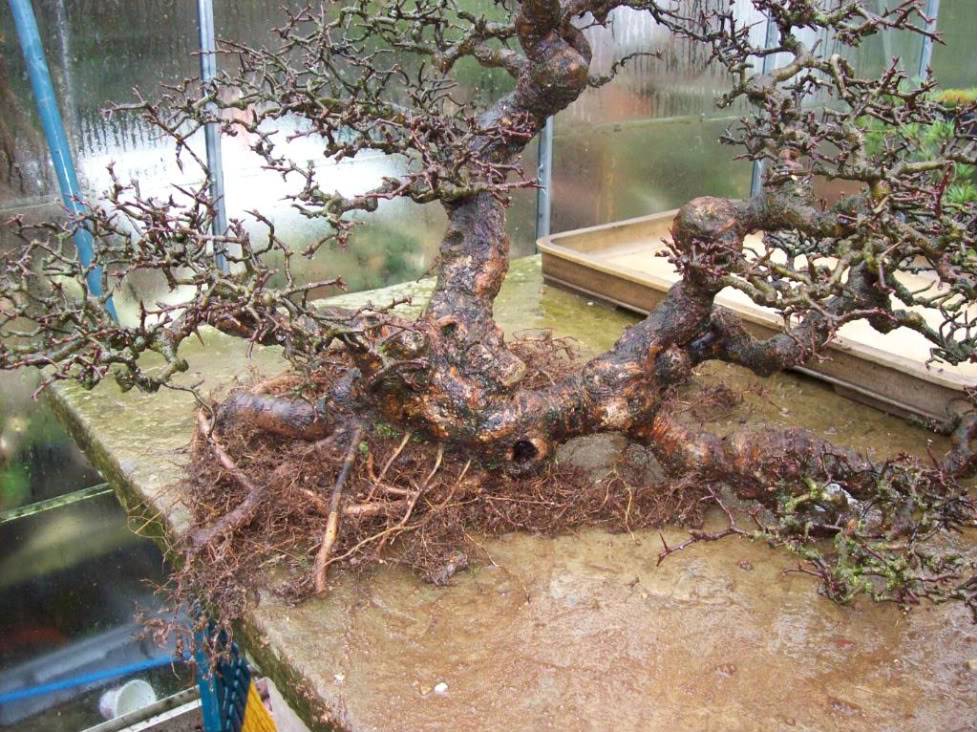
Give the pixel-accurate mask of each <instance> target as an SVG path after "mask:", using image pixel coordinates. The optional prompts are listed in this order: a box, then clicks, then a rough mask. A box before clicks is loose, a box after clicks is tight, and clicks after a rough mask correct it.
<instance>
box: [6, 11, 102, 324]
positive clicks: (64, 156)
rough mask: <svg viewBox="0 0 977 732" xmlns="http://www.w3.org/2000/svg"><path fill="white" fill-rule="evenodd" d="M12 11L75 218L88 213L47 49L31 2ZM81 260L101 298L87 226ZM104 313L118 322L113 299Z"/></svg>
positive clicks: (79, 241)
mask: <svg viewBox="0 0 977 732" xmlns="http://www.w3.org/2000/svg"><path fill="white" fill-rule="evenodd" d="M10 10H11V11H12V12H13V16H14V24H15V25H16V26H17V37H18V38H19V39H20V47H21V49H22V51H23V53H24V61H25V63H26V64H27V73H28V75H29V76H30V80H31V88H32V89H33V90H34V100H35V101H36V102H37V114H38V116H39V117H40V118H41V127H42V128H43V129H44V137H45V139H46V140H47V144H48V149H49V150H50V151H51V162H52V163H53V164H54V172H55V174H56V175H57V176H58V187H59V188H60V189H61V198H62V200H63V201H64V205H65V207H66V208H67V209H68V211H69V212H71V213H72V214H73V215H75V216H80V215H82V214H84V212H85V206H84V204H82V203H81V187H80V186H79V185H78V176H77V175H76V174H75V166H74V163H73V162H72V158H71V148H70V147H69V146H68V136H67V135H66V134H65V131H64V122H62V120H61V111H60V110H59V109H58V100H57V98H56V97H55V95H54V85H53V84H52V83H51V72H50V71H49V70H48V65H47V59H46V58H45V56H44V46H43V45H42V44H41V34H40V33H39V32H38V30H37V19H36V18H35V17H34V8H33V6H32V5H31V0H10ZM74 240H75V246H76V247H77V249H78V258H79V259H80V260H81V263H82V265H83V266H84V267H87V268H88V273H87V274H86V275H85V280H86V282H87V283H88V290H89V292H91V294H92V295H94V296H95V297H101V295H102V268H101V267H98V266H94V267H93V266H91V265H92V260H93V259H94V257H95V242H94V240H93V239H92V234H91V232H90V231H88V229H86V228H85V227H84V226H78V227H76V229H75V233H74ZM105 310H106V311H107V312H108V314H109V315H110V316H111V317H112V319H113V320H118V316H117V315H116V312H115V305H114V304H113V303H112V298H111V297H110V298H108V299H107V300H106V301H105Z"/></svg>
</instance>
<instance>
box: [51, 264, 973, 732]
mask: <svg viewBox="0 0 977 732" xmlns="http://www.w3.org/2000/svg"><path fill="white" fill-rule="evenodd" d="M403 289H404V288H400V289H399V290H395V291H379V292H374V293H370V294H367V295H354V296H348V297H345V298H343V299H344V300H346V301H347V302H348V303H349V304H361V303H362V302H363V301H364V300H365V299H372V300H373V301H374V302H376V303H378V304H379V303H382V302H384V301H385V300H389V299H390V298H391V297H392V295H393V294H394V292H396V294H402V292H403ZM406 289H408V290H410V291H411V292H412V293H413V295H414V296H415V303H414V306H413V307H415V308H416V307H418V306H419V303H420V302H422V301H423V296H424V294H425V292H426V289H427V288H426V286H424V285H412V286H410V287H408V288H406ZM497 316H498V319H499V321H500V323H501V324H502V325H503V327H505V328H506V329H507V331H508V332H510V333H511V332H513V331H515V330H516V329H526V328H551V329H553V330H554V331H555V333H556V334H557V335H571V336H573V337H575V338H577V339H579V340H580V341H581V342H582V344H583V347H584V348H585V350H592V351H598V350H602V349H605V348H607V347H608V346H610V345H611V344H612V343H613V341H614V340H615V339H616V338H617V336H618V335H619V334H620V332H621V330H622V329H623V328H624V327H625V326H626V325H627V324H628V323H630V322H633V317H632V316H630V315H627V314H624V313H621V312H618V311H616V310H614V309H611V308H607V307H605V306H602V305H599V304H589V303H588V302H587V301H586V300H582V299H581V298H579V297H578V296H576V295H572V294H569V293H566V292H562V291H559V290H553V289H552V288H546V287H543V286H542V284H541V274H540V270H539V260H538V258H531V259H527V260H521V261H519V262H516V263H514V265H513V268H512V272H511V274H510V276H509V279H508V280H507V282H506V286H505V288H504V290H503V293H502V295H501V296H500V298H499V301H498V307H497ZM205 340H206V342H207V348H208V350H207V352H206V353H201V350H200V348H199V346H197V345H196V344H193V345H190V346H189V347H188V348H187V349H186V354H185V355H186V356H187V358H188V359H189V360H190V363H191V372H190V374H188V375H187V378H188V379H190V380H194V381H196V380H199V379H201V378H203V379H205V380H206V388H207V389H213V390H214V392H215V393H220V392H221V391H222V390H224V389H226V388H227V387H228V386H229V385H230V384H231V383H232V382H233V380H234V379H235V378H236V377H240V376H241V375H242V374H244V375H246V374H245V372H246V369H247V368H249V367H252V368H255V369H257V370H258V371H259V372H260V373H262V374H265V375H270V374H273V373H275V372H277V371H280V370H281V368H282V362H281V360H280V359H279V357H278V354H277V352H276V351H275V350H274V349H262V348H257V349H255V353H254V355H253V358H252V361H251V362H250V364H249V363H248V362H247V360H246V358H245V350H246V349H245V345H244V344H239V343H236V342H234V341H232V340H231V339H228V338H225V337H223V336H220V335H217V334H206V335H205ZM717 383H725V384H727V385H728V386H730V387H731V388H733V389H734V390H735V391H737V392H745V393H746V396H745V398H744V399H743V400H742V401H741V402H740V403H738V404H736V405H734V406H732V407H730V408H728V409H722V410H719V409H710V410H706V411H705V413H704V414H698V413H696V412H695V410H694V409H693V408H694V407H695V406H697V404H699V402H701V400H699V399H697V397H696V394H697V393H698V392H697V391H696V390H697V389H701V387H702V386H703V385H715V384H717ZM683 398H684V399H685V400H686V401H687V403H688V405H689V407H690V412H689V414H690V418H694V419H699V420H701V421H703V422H705V423H708V424H709V425H710V427H711V428H713V429H718V430H720V431H723V430H731V429H737V428H739V427H742V426H743V425H747V424H753V425H755V424H761V423H768V424H785V425H786V424H791V425H801V426H805V427H809V428H811V429H814V430H816V431H818V432H820V433H822V434H826V435H829V436H831V437H832V438H833V439H834V440H836V441H837V442H839V443H842V444H847V445H851V446H855V447H858V448H860V449H863V450H866V451H868V452H871V453H875V454H877V455H890V454H894V453H898V452H909V453H914V454H917V455H925V454H926V451H927V450H928V449H932V450H933V451H935V452H939V451H941V450H943V449H945V446H946V441H945V439H944V438H942V437H939V436H936V435H933V434H931V433H928V432H926V431H924V430H922V429H919V428H917V427H914V426H911V425H909V424H907V423H905V422H903V421H901V420H898V419H895V418H892V417H888V416H886V415H884V414H881V413H880V412H877V411H875V410H873V409H871V408H869V407H865V406H862V405H858V404H855V403H854V402H850V401H848V400H847V399H845V398H843V397H840V396H838V395H836V394H835V393H834V392H833V391H831V389H830V388H828V387H826V386H824V385H823V384H820V383H816V382H813V381H811V380H808V379H806V378H802V377H798V376H794V375H791V374H784V375H779V376H776V377H774V378H772V379H767V380H760V379H757V378H755V377H753V376H752V375H749V374H747V373H746V372H744V371H743V370H742V369H738V368H736V367H732V366H726V365H722V364H710V365H707V366H706V367H705V368H703V369H702V371H701V373H700V374H698V375H697V379H696V385H693V386H692V387H691V388H689V389H688V390H686V391H685V392H683ZM52 401H53V403H54V405H55V408H56V409H57V410H58V412H59V413H60V415H61V416H62V418H63V419H64V421H65V422H66V424H68V426H69V428H70V429H71V430H72V432H73V433H74V434H75V435H76V436H77V437H78V438H79V439H80V441H81V442H82V444H83V446H84V447H85V449H86V451H87V452H88V454H89V455H90V456H91V458H92V460H93V462H94V463H95V464H96V466H97V467H98V468H99V469H101V470H102V471H103V473H104V474H105V475H106V477H107V478H108V479H109V480H111V481H112V482H113V483H114V484H115V485H116V486H117V488H118V490H119V493H120V496H121V497H122V498H123V499H124V500H125V501H126V503H127V505H128V507H129V509H130V510H131V511H133V512H134V513H140V514H141V515H143V516H145V517H146V518H147V520H149V521H148V523H147V524H146V529H145V530H146V531H150V532H152V531H153V530H154V527H155V528H158V529H161V530H162V532H163V533H164V534H165V536H164V537H163V538H162V539H161V540H162V541H163V543H165V542H166V540H167V538H166V537H172V536H173V535H174V534H175V533H179V532H181V531H183V530H184V529H185V527H186V513H185V510H184V509H183V508H182V502H181V496H182V494H183V491H184V490H185V486H184V484H183V483H182V481H181V478H182V470H183V467H184V466H185V464H186V459H187V455H186V446H187V443H188V441H189V437H190V434H191V432H192V428H193V427H192V424H193V423H192V403H191V400H190V398H189V396H188V395H185V394H182V393H176V392H174V393H163V394H159V395H155V396H151V395H142V394H131V393H130V394H125V395H123V394H120V393H119V391H118V389H117V388H116V387H115V386H114V385H112V384H104V385H103V386H101V387H99V388H98V389H96V390H95V391H93V392H84V391H82V390H80V389H79V388H78V387H77V386H72V385H62V386H59V387H58V388H57V389H56V390H54V391H53V392H52ZM608 440H610V441H611V442H613V441H614V440H615V438H604V443H603V444H599V443H598V444H592V445H590V446H582V447H581V446H577V448H576V449H574V450H570V451H569V452H575V453H577V455H576V457H575V458H574V459H579V460H585V461H590V462H589V463H588V465H591V466H592V467H593V469H595V470H599V469H600V458H599V455H600V453H601V451H611V450H613V449H621V448H624V449H626V446H624V445H616V446H615V445H613V444H612V445H610V446H608V442H607V441H608ZM581 450H582V452H581ZM595 455H596V457H595ZM140 506H142V507H141V508H140ZM664 535H665V538H666V540H667V541H668V542H669V543H670V544H672V543H677V542H679V541H681V539H682V537H683V533H682V532H681V531H680V530H669V531H666V532H664ZM484 547H485V549H486V551H487V553H488V555H489V556H490V557H491V558H492V561H491V563H488V564H484V565H482V566H479V567H475V568H473V569H471V570H469V571H468V572H464V573H461V574H459V575H457V576H456V577H455V578H454V579H453V580H452V585H451V586H449V587H447V588H436V587H433V586H430V585H426V584H424V583H423V582H421V581H420V580H418V579H417V578H415V577H413V576H412V575H410V574H408V573H407V572H405V571H404V570H402V569H400V568H398V567H396V566H387V567H382V568H380V569H378V570H375V571H371V572H369V573H368V574H364V575H362V576H355V575H353V574H345V575H342V576H337V577H336V578H335V579H334V582H333V585H332V586H331V587H330V591H329V594H328V596H327V597H325V598H323V599H317V600H310V601H306V602H304V603H302V604H301V605H299V606H297V607H292V606H289V605H286V604H284V603H283V602H282V601H281V600H279V599H277V598H276V597H275V596H274V595H273V594H272V593H270V592H267V591H265V592H263V593H262V599H261V602H260V603H259V604H258V605H257V607H256V608H255V609H254V610H253V611H252V612H251V614H250V616H249V617H248V619H247V622H246V623H245V632H246V634H247V636H248V640H249V647H250V649H251V650H252V652H253V653H254V654H255V656H256V658H257V659H258V661H259V662H260V663H261V664H262V665H263V666H264V670H265V671H266V672H267V673H269V674H270V675H271V676H272V677H273V678H274V679H275V680H276V682H278V683H279V686H280V687H283V688H285V689H286V694H287V695H288V696H289V697H290V700H291V701H292V702H293V703H294V704H295V705H296V707H297V708H298V709H299V710H300V711H301V712H302V714H303V716H305V718H306V720H307V721H308V722H309V723H310V726H312V727H313V728H318V729H322V728H327V727H328V726H329V725H334V726H338V727H340V728H347V729H353V730H439V729H452V730H469V729H471V730H474V729H512V730H536V729H565V730H605V729H619V730H630V729H634V730H713V729H714V730H781V729H785V730H793V729H797V730H835V729H837V730H873V731H874V730H900V731H901V730H937V729H939V730H969V729H974V728H975V715H977V696H975V695H977V690H975V680H977V630H975V627H974V626H973V625H972V624H971V623H970V620H969V616H968V614H967V613H966V612H965V611H964V610H963V609H961V608H960V607H957V606H951V605H947V606H941V607H931V606H923V607H920V608H918V609H916V610H915V611H913V612H911V613H909V614H906V613H904V612H902V611H900V610H899V609H898V608H895V607H893V606H883V605H873V604H871V603H868V602H860V603H858V604H856V605H855V606H854V607H838V606H836V605H834V604H833V603H831V602H829V601H828V600H826V599H824V598H822V597H820V596H818V595H817V594H816V584H815V582H814V580H812V579H811V578H810V577H807V576H804V575H800V574H796V573H789V572H787V570H790V569H791V568H793V567H795V566H796V560H795V559H794V558H793V557H792V556H791V555H789V554H788V553H786V552H785V551H783V550H773V549H770V548H768V547H766V546H765V545H762V544H751V543H749V542H747V541H742V540H733V539H730V540H726V541H722V542H717V543H714V544H702V545H697V546H695V547H692V548H691V549H689V550H687V551H685V552H682V553H681V554H677V555H674V556H672V557H670V558H669V559H668V560H667V561H665V562H664V563H663V564H662V565H661V566H656V562H657V558H658V552H659V550H660V548H661V540H660V538H659V536H658V534H657V533H655V532H642V533H636V534H633V535H629V534H622V535H609V534H607V533H604V532H599V531H588V532H580V533H576V534H573V535H571V536H565V537H561V538H557V539H544V538H539V537H531V536H525V535H513V536H508V537H504V538H502V539H497V540H492V541H486V542H485V543H484Z"/></svg>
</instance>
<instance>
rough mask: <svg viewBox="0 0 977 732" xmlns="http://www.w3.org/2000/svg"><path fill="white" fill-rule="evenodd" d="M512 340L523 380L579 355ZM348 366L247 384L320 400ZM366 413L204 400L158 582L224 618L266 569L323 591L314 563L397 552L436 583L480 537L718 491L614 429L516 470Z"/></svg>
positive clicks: (688, 505) (619, 528) (635, 520)
mask: <svg viewBox="0 0 977 732" xmlns="http://www.w3.org/2000/svg"><path fill="white" fill-rule="evenodd" d="M512 348H513V350H514V351H515V352H516V353H517V355H519V357H520V358H522V359H523V361H524V362H525V363H526V364H527V373H526V376H525V377H524V380H523V383H524V384H525V385H526V386H527V388H535V387H537V386H542V385H545V384H548V383H551V382H552V381H555V380H556V379H558V378H560V376H562V375H564V374H566V373H568V372H570V371H571V370H572V369H574V368H576V367H577V366H578V365H579V361H580V358H579V355H578V352H577V349H576V347H575V344H574V343H573V342H572V341H569V340H567V339H556V338H552V337H551V336H549V335H548V334H543V335H539V334H534V335H531V336H525V337H523V338H521V339H520V340H519V341H518V342H517V343H515V344H513V346H512ZM348 369H349V365H348V364H347V363H346V362H344V361H343V360H342V359H341V358H339V357H337V358H335V359H334V360H333V361H331V362H330V363H327V364H320V366H319V367H318V368H317V369H316V371H315V377H314V379H309V378H308V377H307V376H305V375H302V376H299V375H297V374H285V375H283V376H280V377H277V378H275V379H272V380H270V381H265V382H259V383H255V384H252V385H251V386H249V387H247V390H248V391H252V392H255V393H266V394H282V395H285V394H287V395H290V396H295V395H297V394H301V395H302V396H303V397H305V398H307V399H310V400H314V399H315V398H316V397H317V395H318V394H321V393H326V392H328V391H329V389H330V388H331V387H332V386H333V385H334V384H335V382H336V381H337V380H338V379H341V378H342V377H343V375H344V374H345V373H346V372H347V371H348ZM362 425H363V427H362V429H359V430H357V432H356V434H349V433H347V434H344V435H338V436H337V435H332V436H330V437H328V438H326V439H323V440H319V441H318V442H303V441H297V440H288V439H286V438H282V437H281V436H278V435H274V434H271V433H269V432H267V431H264V430H262V429H260V428H258V427H256V426H254V425H249V424H247V423H246V422H244V423H235V424H231V425H227V426H224V425H219V426H218V429H217V430H214V431H212V432H211V433H210V434H208V429H209V428H210V422H209V421H208V419H207V417H206V416H204V414H203V413H202V414H201V419H200V429H198V430H197V431H196V432H195V434H194V437H193V440H192V444H191V462H190V474H189V480H190V481H191V484H192V490H191V491H190V510H191V513H192V517H193V525H194V528H193V530H192V531H191V532H190V534H189V536H190V537H191V540H190V541H187V542H185V545H184V546H183V547H182V558H183V561H182V563H181V566H180V568H179V569H178V570H177V571H176V572H175V573H174V574H173V575H172V576H171V578H170V580H169V584H168V586H167V587H166V588H165V590H166V591H167V592H168V593H169V595H170V597H171V599H172V600H174V601H175V602H176V603H177V604H184V603H187V604H189V603H192V602H194V601H202V602H203V603H205V604H206V605H208V606H210V607H211V609H216V610H217V611H218V614H219V617H221V619H222V621H223V622H224V623H227V622H230V621H233V620H235V619H237V618H239V617H241V615H242V613H243V611H244V609H245V608H246V607H247V605H248V603H250V602H254V601H255V600H256V585H257V583H258V582H260V578H261V577H262V576H263V575H264V576H267V572H268V571H269V570H274V576H275V581H274V583H269V584H270V585H273V586H270V587H269V589H270V590H272V591H274V592H276V593H281V594H284V595H286V596H287V597H289V598H291V599H294V600H296V601H298V600H301V599H303V598H305V597H308V596H310V595H312V594H316V593H317V592H319V593H321V592H323V591H325V592H328V585H327V584H326V585H324V584H321V583H317V581H316V580H317V576H318V577H319V579H321V578H322V576H324V575H325V574H326V573H328V577H329V578H330V579H332V578H334V577H335V576H337V575H339V574H340V573H343V572H350V571H355V572H364V571H368V570H369V569H370V568H372V567H375V566H377V565H380V564H391V563H395V564H400V565H404V566H406V567H409V568H410V569H411V570H412V571H414V572H416V573H417V574H418V575H419V576H420V577H422V578H423V579H424V580H426V581H428V582H432V583H435V584H439V585H443V584H448V583H450V581H451V578H452V576H453V575H454V574H455V573H457V572H458V571H461V570H463V569H465V568H466V567H468V566H469V565H470V564H473V563H477V562H480V561H484V560H485V559H486V555H485V553H484V551H483V550H482V549H481V548H480V541H481V540H482V539H483V538H485V537H492V536H499V535H502V534H506V533H509V532H516V531H519V532H527V533H531V534H535V535H543V536H554V535H558V534H564V533H567V532H572V531H574V530H577V529H582V528H591V527H600V528H603V529H605V530H608V531H612V532H624V531H632V530H639V529H648V528H654V527H659V526H662V525H664V524H672V525H676V524H677V525H683V526H700V525H701V523H702V521H703V513H704V511H705V509H706V507H707V505H708V504H709V496H710V493H709V491H708V489H707V488H705V487H697V486H696V485H694V484H691V485H690V484H687V483H686V482H685V481H674V480H671V481H666V480H665V479H664V476H663V474H662V471H661V469H660V467H659V465H658V463H657V461H656V460H655V458H654V456H653V455H652V454H651V452H650V451H649V450H647V449H646V448H644V447H642V446H640V445H637V444H629V443H628V442H627V441H626V440H625V439H624V438H623V437H622V436H619V435H604V436H598V437H596V438H594V437H591V438H581V439H580V440H576V441H571V442H570V443H567V445H565V446H564V448H563V449H561V450H560V451H559V452H558V454H557V458H556V459H555V460H552V461H549V462H547V463H545V464H543V465H542V466H541V468H540V469H538V470H537V471H536V472H534V473H532V474H517V473H513V472H511V471H509V470H507V469H505V467H506V466H503V465H500V464H498V463H497V462H493V461H492V460H491V459H488V460H486V459H484V458H483V457H482V456H479V455H477V454H469V453H467V452H465V451H462V450H460V449H457V448H454V449H453V448H451V447H450V446H448V445H446V444H443V443H439V442H436V441H434V440H431V439H429V438H428V437H426V436H425V435H422V434H417V433H412V432H409V431H405V430H404V429H403V428H402V427H401V426H398V425H392V424H390V423H388V422H386V421H384V420H382V419H370V418H369V415H364V416H363V420H362ZM351 440H352V441H351ZM344 471H345V472H346V475H345V478H344V479H342V480H341V474H342V473H343V472H344ZM337 482H342V492H341V497H340V500H339V501H338V506H339V511H338V516H337V518H338V520H337V521H336V523H337V526H336V527H335V530H334V532H333V536H332V538H331V539H330V538H329V537H328V533H329V532H328V526H327V525H328V524H329V517H330V512H331V511H330V509H331V504H334V501H333V491H334V488H335V486H336V485H337ZM324 542H330V545H329V546H328V552H327V554H328V556H327V557H326V558H325V560H323V557H322V555H323V544H324ZM321 565H324V566H321ZM256 580H257V582H256Z"/></svg>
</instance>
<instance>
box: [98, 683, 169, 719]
mask: <svg viewBox="0 0 977 732" xmlns="http://www.w3.org/2000/svg"><path fill="white" fill-rule="evenodd" d="M155 701H156V690H155V689H153V687H152V686H150V685H149V684H148V683H146V682H145V681H143V680H142V679H133V680H132V681H129V682H127V683H125V684H123V685H122V686H119V687H117V688H115V689H109V690H108V691H106V692H105V693H104V694H102V696H101V697H99V700H98V711H99V712H101V713H102V716H103V717H105V719H115V718H116V717H121V716H122V715H123V714H128V713H129V712H134V711H136V710H137V709H142V708H143V707H148V706H149V705H150V704H153V703H154V702H155Z"/></svg>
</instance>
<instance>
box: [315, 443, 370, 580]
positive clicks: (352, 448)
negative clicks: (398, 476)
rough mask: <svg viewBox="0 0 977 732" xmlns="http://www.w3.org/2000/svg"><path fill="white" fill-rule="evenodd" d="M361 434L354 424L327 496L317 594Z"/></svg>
mask: <svg viewBox="0 0 977 732" xmlns="http://www.w3.org/2000/svg"><path fill="white" fill-rule="evenodd" d="M362 435H363V427H362V426H361V425H356V427H355V428H353V431H352V433H351V434H350V437H349V445H348V446H347V448H346V455H345V456H344V457H343V464H342V466H341V467H340V469H339V477H337V478H336V483H335V484H334V485H333V488H332V495H331V496H330V498H329V516H328V517H327V519H326V532H325V533H324V534H323V536H322V543H321V544H320V545H319V551H318V553H317V554H316V557H315V591H316V593H317V594H321V593H322V592H325V589H326V568H327V567H328V566H329V556H330V554H332V547H333V544H335V543H336V534H337V533H338V532H339V514H340V510H339V508H340V502H341V501H342V499H343V487H344V486H345V485H346V480H347V479H348V478H349V473H350V471H351V470H352V469H353V463H354V462H355V461H356V451H357V449H358V448H359V444H360V437H362Z"/></svg>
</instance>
